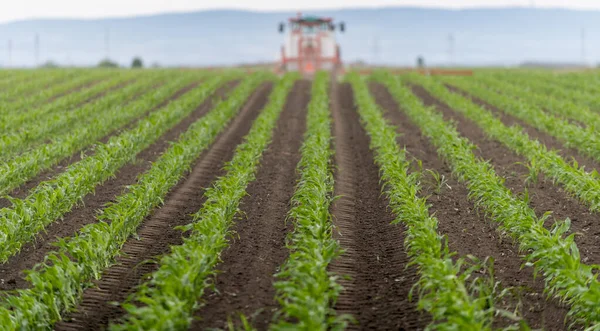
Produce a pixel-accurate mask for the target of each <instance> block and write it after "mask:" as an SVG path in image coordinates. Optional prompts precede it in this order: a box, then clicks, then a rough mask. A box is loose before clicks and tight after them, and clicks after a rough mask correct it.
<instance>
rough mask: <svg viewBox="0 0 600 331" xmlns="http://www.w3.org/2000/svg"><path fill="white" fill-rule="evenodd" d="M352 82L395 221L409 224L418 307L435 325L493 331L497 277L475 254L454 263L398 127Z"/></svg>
mask: <svg viewBox="0 0 600 331" xmlns="http://www.w3.org/2000/svg"><path fill="white" fill-rule="evenodd" d="M348 80H349V81H350V82H351V84H352V87H353V89H354V98H355V103H356V104H357V105H358V111H359V114H360V117H361V120H362V122H363V125H364V127H365V129H366V131H367V133H368V135H369V137H370V138H371V143H370V145H371V149H372V150H373V151H374V152H375V162H376V163H377V165H378V166H379V168H380V173H381V177H382V181H383V183H384V192H385V194H386V195H387V197H388V199H389V201H390V202H389V203H390V207H391V208H392V210H393V212H394V214H395V215H396V220H395V222H396V223H400V222H402V223H404V224H405V225H406V227H407V230H406V231H407V232H406V239H405V242H404V245H405V247H406V249H407V250H408V254H409V256H410V260H411V262H410V264H411V265H415V266H416V267H417V269H418V274H419V280H418V282H417V284H416V285H415V286H416V287H415V289H416V290H417V293H418V297H419V302H418V307H419V308H420V309H423V310H425V311H427V312H428V313H429V314H431V316H432V323H431V325H429V328H430V329H436V330H490V329H491V327H492V319H493V316H494V314H495V313H496V309H495V308H494V296H493V295H494V293H493V291H494V290H493V289H494V280H493V277H485V276H483V277H476V273H475V271H480V270H485V269H486V266H485V263H479V262H478V261H476V260H475V259H474V258H472V257H468V259H464V258H459V259H457V261H456V262H454V261H453V259H452V257H453V256H454V255H456V253H455V252H450V250H449V249H448V246H447V244H446V241H445V239H444V237H443V236H441V235H440V234H438V233H437V227H438V220H437V219H436V218H435V217H434V216H431V215H430V214H429V210H428V206H427V200H426V199H425V198H422V197H419V196H418V192H419V179H420V176H421V174H420V173H418V172H413V173H411V174H409V173H408V171H409V169H410V162H409V161H408V160H407V159H406V151H405V150H403V149H401V148H400V146H398V144H397V142H396V137H397V134H396V128H395V127H393V126H391V125H390V124H388V123H387V122H386V120H385V119H384V118H383V115H382V111H381V110H380V109H379V107H378V106H377V105H376V104H375V101H374V100H373V97H372V96H371V95H370V94H369V90H368V88H367V86H366V84H365V83H364V81H363V80H362V78H361V77H360V76H359V75H358V74H356V73H351V74H350V75H349V76H348Z"/></svg>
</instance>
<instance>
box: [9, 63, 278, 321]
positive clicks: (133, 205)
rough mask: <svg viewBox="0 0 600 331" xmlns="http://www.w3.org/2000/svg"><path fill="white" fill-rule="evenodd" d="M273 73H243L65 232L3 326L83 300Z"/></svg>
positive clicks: (48, 315)
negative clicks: (142, 168) (131, 181)
mask: <svg viewBox="0 0 600 331" xmlns="http://www.w3.org/2000/svg"><path fill="white" fill-rule="evenodd" d="M267 78H269V76H268V75H265V74H263V73H257V74H254V75H252V76H249V77H247V78H246V79H244V80H243V81H242V82H241V83H240V85H239V86H238V87H237V88H236V89H235V90H234V91H233V93H231V95H229V97H228V98H227V100H224V101H221V102H220V103H218V104H217V105H216V106H215V107H214V109H213V110H211V111H210V112H209V113H208V114H206V115H205V116H204V117H202V118H201V119H199V120H198V121H197V122H195V123H194V124H192V125H191V126H190V128H189V129H188V130H187V131H186V132H185V133H183V134H182V135H181V136H180V138H179V140H178V141H177V142H175V143H174V144H173V145H171V147H169V149H167V150H166V151H165V153H163V154H162V155H161V156H160V157H159V158H158V159H157V160H156V161H155V162H154V163H153V165H152V167H151V168H150V169H149V170H148V171H147V172H145V173H144V174H142V175H141V176H140V177H139V179H138V181H137V183H136V184H135V185H132V186H130V187H129V188H128V190H127V192H126V193H124V194H122V195H120V196H118V197H117V198H116V201H115V202H114V203H111V204H109V205H108V206H106V207H105V208H104V209H103V210H102V211H101V212H99V213H98V215H97V218H98V222H97V223H93V224H90V225H87V226H85V227H83V228H82V229H81V230H80V231H79V233H78V234H77V235H76V236H74V237H73V238H62V239H61V240H59V242H58V244H57V246H58V247H59V249H58V251H55V252H50V253H49V254H48V255H46V257H45V258H44V261H45V262H43V263H41V264H38V265H36V266H35V267H34V268H33V269H32V270H29V271H28V272H27V274H28V275H27V280H28V282H29V285H30V286H28V288H27V289H22V290H18V291H16V293H14V294H13V295H8V296H5V297H4V300H3V302H2V304H1V305H0V325H2V326H4V328H3V330H24V329H25V330H28V329H30V330H37V329H48V328H50V327H51V326H52V325H53V324H54V323H55V322H56V321H58V320H59V319H60V318H61V316H62V314H63V313H64V312H65V311H68V310H70V309H73V308H74V307H75V305H76V304H77V303H78V302H79V299H80V297H81V295H82V293H83V290H84V289H85V288H87V287H88V286H89V285H90V282H91V281H92V280H93V279H99V278H100V276H101V274H102V271H103V270H105V269H106V268H108V267H109V266H111V265H112V264H114V262H115V258H116V257H117V256H118V254H119V251H120V250H121V247H122V246H123V244H124V243H125V241H126V240H127V239H128V238H130V237H131V236H133V235H134V234H135V232H136V229H137V228H138V227H139V225H140V224H141V222H142V221H143V220H144V218H145V217H146V216H148V215H149V214H150V213H151V211H152V210H153V208H155V207H157V206H159V205H160V204H162V203H163V199H164V198H165V197H166V195H167V193H168V192H169V190H170V189H171V188H173V187H174V186H175V185H176V184H177V183H178V182H179V180H180V179H181V178H182V177H183V176H184V175H185V173H186V172H188V171H189V168H190V166H191V165H192V163H193V162H194V160H195V159H197V158H198V156H199V155H200V154H201V153H202V151H204V150H206V149H207V148H208V147H209V146H210V145H211V144H212V143H213V142H214V140H215V139H216V137H217V135H218V134H219V132H221V131H222V130H223V129H224V128H225V126H226V125H227V123H229V122H230V121H231V119H232V118H233V117H234V116H235V114H236V113H237V112H238V110H239V109H240V108H241V107H242V105H243V103H244V102H245V101H246V99H247V98H248V97H249V96H250V94H251V93H252V91H253V90H254V89H255V88H256V87H257V86H258V85H259V84H260V83H262V82H264V81H265V79H267Z"/></svg>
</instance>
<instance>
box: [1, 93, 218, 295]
mask: <svg viewBox="0 0 600 331" xmlns="http://www.w3.org/2000/svg"><path fill="white" fill-rule="evenodd" d="M224 92H225V91H220V93H224ZM211 108H212V100H211V99H208V100H207V101H205V102H204V103H203V104H202V105H200V106H199V107H198V108H197V109H196V110H195V111H194V112H193V113H192V114H190V115H189V116H187V117H186V118H184V119H183V120H182V121H181V122H179V123H178V124H177V125H176V126H175V127H173V128H171V129H170V130H169V131H167V132H166V133H165V134H164V135H163V136H161V137H160V138H159V139H158V140H157V141H156V142H155V143H153V144H152V145H151V146H149V147H148V148H146V149H145V150H143V151H142V152H140V153H139V154H138V155H137V156H136V160H135V161H134V162H132V163H129V164H126V165H125V166H124V167H122V168H121V169H120V170H119V171H118V172H117V173H116V175H115V177H113V178H111V179H109V180H108V181H106V182H104V183H103V184H102V185H100V186H98V187H96V189H95V192H94V193H91V194H88V195H87V196H85V197H84V198H83V202H82V203H81V204H79V205H78V206H76V207H75V208H73V210H71V211H70V212H69V213H67V214H65V215H64V217H63V219H62V220H57V221H55V222H53V223H51V224H50V225H49V226H48V227H46V229H45V231H44V232H42V233H41V234H40V235H38V236H37V237H36V239H35V241H33V242H30V243H27V244H26V245H24V247H23V249H22V250H21V251H20V252H19V253H18V254H17V255H15V256H13V257H12V258H11V259H9V261H8V262H6V263H4V264H2V265H0V279H2V280H4V281H5V283H1V284H0V289H1V290H6V289H14V288H24V287H27V286H28V285H29V283H28V282H27V281H26V280H25V279H24V275H23V274H22V271H23V270H27V269H30V268H32V267H33V266H34V265H35V264H37V263H39V262H42V261H43V258H44V256H45V255H46V254H47V253H48V252H50V251H51V250H54V249H55V247H54V243H55V240H56V239H58V238H62V237H67V236H71V235H73V234H74V233H75V232H76V231H78V230H79V229H80V228H81V227H83V226H85V225H87V224H90V223H93V222H95V220H96V218H95V215H96V212H97V210H99V209H101V208H102V207H103V206H104V205H105V204H107V203H108V202H111V201H114V198H115V197H116V196H118V195H119V194H120V193H121V192H123V191H124V190H125V189H126V187H127V186H128V185H132V184H135V183H136V179H137V176H138V175H139V174H141V173H143V172H145V171H146V170H148V169H149V168H150V167H151V165H152V162H154V161H155V160H156V159H157V158H158V157H159V156H160V155H161V154H162V153H163V152H164V151H165V150H166V149H167V148H168V146H169V142H170V141H173V140H176V139H177V137H178V136H179V135H180V134H181V133H183V132H185V131H186V130H187V128H188V127H189V126H190V125H191V124H192V123H194V122H195V121H196V120H197V119H199V118H200V117H202V116H204V114H206V113H207V112H208V111H209V110H210V109H211Z"/></svg>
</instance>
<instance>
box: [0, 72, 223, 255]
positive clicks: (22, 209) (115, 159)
mask: <svg viewBox="0 0 600 331" xmlns="http://www.w3.org/2000/svg"><path fill="white" fill-rule="evenodd" d="M223 77H224V76H219V77H216V78H215V79H212V80H210V81H209V82H207V83H206V84H204V85H202V86H201V87H199V88H196V89H194V90H192V91H191V92H189V93H186V94H185V95H184V96H183V97H181V98H179V99H177V100H175V101H173V102H171V103H170V104H169V105H167V106H166V107H164V108H162V109H160V110H159V111H156V112H154V113H152V114H151V115H149V116H148V117H147V118H145V119H144V120H142V121H140V122H139V123H138V124H137V125H136V126H135V127H134V128H133V129H131V130H128V131H126V132H124V133H122V134H120V135H118V136H114V137H112V138H111V139H110V140H109V141H108V142H107V143H106V144H100V145H98V146H97V147H96V153H95V154H94V155H93V156H89V157H86V158H84V159H83V160H81V161H80V162H77V163H75V164H73V165H71V166H70V167H69V168H68V169H67V170H66V171H65V172H63V173H62V174H60V175H59V176H58V177H56V178H54V179H52V180H50V181H47V182H43V183H41V184H40V185H38V186H37V187H36V188H35V189H34V191H33V192H32V193H31V194H30V195H29V196H28V197H26V198H25V199H11V202H12V204H13V207H12V208H4V209H2V210H0V247H2V250H1V251H0V261H6V260H7V259H8V258H9V257H10V256H12V255H13V254H15V253H17V252H18V251H19V249H20V248H21V246H22V245H23V244H24V243H26V242H28V241H29V240H32V239H33V238H34V237H35V235H36V234H37V233H38V232H39V231H41V230H43V229H44V227H45V226H47V225H48V224H50V223H52V222H53V221H54V220H56V219H57V218H59V217H61V216H63V215H64V214H65V213H66V212H68V211H70V210H71V209H72V208H73V207H74V206H75V205H76V204H77V203H78V202H79V201H81V200H82V199H83V197H85V195H87V194H89V193H92V192H93V191H94V188H95V187H96V186H97V185H100V184H101V183H103V182H104V181H106V180H108V179H109V178H111V177H112V176H114V174H115V173H116V172H117V170H119V169H120V168H121V167H122V166H124V165H125V164H127V163H129V162H131V161H133V160H134V159H135V156H136V155H137V154H138V153H139V152H141V151H142V150H144V149H145V148H146V147H148V146H150V145H151V144H152V143H153V142H154V141H156V140H157V139H158V138H159V137H160V136H161V135H162V134H164V133H165V132H167V130H169V128H171V127H173V126H174V125H175V124H177V123H178V122H179V121H180V120H182V119H183V118H184V117H185V116H187V115H188V114H190V113H191V112H192V111H193V110H194V109H195V108H196V107H197V106H198V105H199V104H201V103H202V101H203V100H204V99H206V98H207V97H208V96H209V95H210V94H211V93H212V92H213V91H214V90H215V89H216V88H217V87H218V86H220V85H221V84H222V83H223V81H224V78H223Z"/></svg>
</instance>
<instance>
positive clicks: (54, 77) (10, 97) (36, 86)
mask: <svg viewBox="0 0 600 331" xmlns="http://www.w3.org/2000/svg"><path fill="white" fill-rule="evenodd" d="M79 74H81V73H80V72H78V71H76V70H56V71H48V72H46V74H45V75H40V76H37V77H31V78H30V79H29V80H28V81H27V82H22V83H20V84H13V85H11V86H8V87H7V88H6V90H4V91H2V92H0V100H1V101H0V114H3V113H4V111H6V110H7V109H6V107H5V106H6V105H10V104H11V103H13V102H23V101H24V98H23V96H25V95H27V97H31V98H34V99H36V100H37V99H38V98H39V97H40V96H45V95H47V93H46V92H44V89H46V88H52V87H54V86H56V85H60V84H62V83H64V82H68V81H69V80H70V79H72V78H73V77H77V76H78V75H79ZM9 110H10V109H9Z"/></svg>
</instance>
